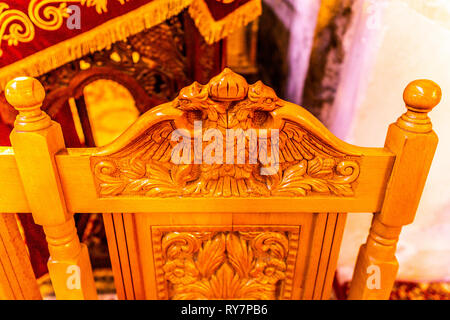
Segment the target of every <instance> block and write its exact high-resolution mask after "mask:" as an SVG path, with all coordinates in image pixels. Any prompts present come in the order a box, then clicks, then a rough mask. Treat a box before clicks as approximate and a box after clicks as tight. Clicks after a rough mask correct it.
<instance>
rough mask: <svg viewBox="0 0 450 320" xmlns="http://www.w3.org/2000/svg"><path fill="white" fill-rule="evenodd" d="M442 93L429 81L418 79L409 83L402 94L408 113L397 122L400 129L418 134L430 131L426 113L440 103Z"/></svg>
mask: <svg viewBox="0 0 450 320" xmlns="http://www.w3.org/2000/svg"><path fill="white" fill-rule="evenodd" d="M441 96H442V91H441V88H440V87H439V85H437V84H436V83H435V82H433V81H431V80H426V79H420V80H414V81H412V82H410V83H409V84H408V85H407V86H406V88H405V91H404V92H403V100H404V101H405V104H406V108H407V109H408V111H407V112H406V113H405V114H403V115H402V116H401V117H400V118H399V119H398V121H397V125H398V126H400V127H401V128H403V129H405V130H408V131H412V132H418V133H426V132H430V131H431V130H432V124H431V121H430V118H428V112H430V111H431V110H433V108H434V107H435V106H436V105H437V104H438V103H439V102H440V101H441Z"/></svg>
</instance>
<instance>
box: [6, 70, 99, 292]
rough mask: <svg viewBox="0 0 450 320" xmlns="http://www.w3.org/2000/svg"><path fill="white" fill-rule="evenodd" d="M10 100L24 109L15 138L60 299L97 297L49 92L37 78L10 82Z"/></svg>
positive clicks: (7, 87)
mask: <svg viewBox="0 0 450 320" xmlns="http://www.w3.org/2000/svg"><path fill="white" fill-rule="evenodd" d="M5 96H6V99H7V101H8V102H9V103H10V104H11V105H12V106H13V107H14V108H15V109H16V110H17V111H19V115H18V116H17V118H16V121H15V123H14V130H13V131H12V133H11V136H10V138H11V143H12V146H13V148H14V154H15V158H16V162H17V166H18V169H19V173H20V176H21V179H22V183H23V187H24V190H25V193H26V195H27V199H28V203H29V206H30V208H31V211H32V214H33V218H34V220H35V222H36V223H37V224H40V225H42V226H43V227H44V232H45V234H46V238H47V242H48V248H49V251H50V259H49V262H48V268H49V273H50V278H51V280H52V284H53V288H54V290H55V294H56V297H57V298H58V299H96V298H97V293H96V290H95V284H94V278H93V275H92V269H91V264H90V261H89V254H88V251H87V248H86V246H85V245H84V244H81V243H80V241H79V239H78V236H77V233H76V228H75V222H74V219H73V214H72V213H70V212H68V211H67V209H66V204H65V199H64V194H63V191H62V188H61V183H60V180H59V175H58V169H57V166H56V163H55V157H54V156H55V154H56V153H57V152H59V151H60V150H63V149H64V148H65V145H64V139H63V134H62V131H61V127H60V125H59V124H58V123H56V122H54V121H52V120H51V119H50V117H49V116H48V115H47V114H46V113H45V112H43V111H41V109H40V107H41V105H42V102H43V100H44V97H45V90H44V88H43V86H42V85H41V84H40V83H39V81H37V80H36V79H33V78H28V77H22V78H16V79H14V80H12V81H10V82H9V83H8V84H7V86H6V89H5Z"/></svg>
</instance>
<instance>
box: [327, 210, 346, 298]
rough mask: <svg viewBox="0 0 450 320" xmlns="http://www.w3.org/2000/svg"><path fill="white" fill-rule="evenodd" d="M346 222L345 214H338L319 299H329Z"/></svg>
mask: <svg viewBox="0 0 450 320" xmlns="http://www.w3.org/2000/svg"><path fill="white" fill-rule="evenodd" d="M346 220H347V213H338V217H337V221H336V225H335V230H334V235H333V243H332V245H331V251H330V258H329V260H328V267H327V271H326V276H325V279H324V284H323V289H322V296H321V299H329V298H330V295H331V288H332V286H333V279H334V275H335V272H336V267H337V262H338V258H339V251H340V248H341V242H342V236H343V234H344V227H345V221H346Z"/></svg>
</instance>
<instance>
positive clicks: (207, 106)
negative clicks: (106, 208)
mask: <svg viewBox="0 0 450 320" xmlns="http://www.w3.org/2000/svg"><path fill="white" fill-rule="evenodd" d="M301 113H306V112H305V111H304V110H303V109H301V108H300V107H298V106H295V105H293V104H290V103H287V102H285V101H282V100H281V99H279V98H278V97H277V96H276V95H275V93H274V91H273V90H272V89H271V88H269V87H267V86H265V85H264V84H263V83H261V82H256V83H255V84H253V85H248V84H247V82H246V81H245V79H244V78H243V77H241V76H239V75H237V74H235V73H233V72H232V71H231V70H229V69H225V70H224V71H223V72H222V73H221V74H220V75H218V76H216V77H214V78H213V79H212V80H211V81H210V82H209V83H208V84H207V85H200V84H198V83H196V82H195V83H194V84H192V85H191V86H189V87H186V88H184V89H182V90H181V92H180V94H179V96H178V98H177V99H175V100H174V101H172V102H171V103H168V104H165V105H163V106H161V107H159V109H158V110H157V111H155V112H154V113H153V114H151V113H147V114H146V115H144V116H143V117H142V118H141V119H140V121H138V122H139V123H140V124H139V125H136V127H139V129H137V130H133V128H131V129H130V131H129V132H127V133H125V135H124V137H127V138H122V139H119V140H118V141H116V142H114V143H112V144H111V145H109V146H106V147H104V148H101V149H99V151H98V152H97V153H96V154H94V156H93V157H92V158H91V164H92V168H93V172H94V176H95V182H96V185H97V189H98V192H99V195H100V196H101V197H111V196H121V195H135V196H147V197H155V196H156V197H172V196H192V197H195V196H197V197H198V196H200V197H247V196H308V195H311V194H329V195H335V196H352V195H353V194H354V182H355V181H356V180H357V178H358V176H359V163H358V159H359V156H358V155H357V154H354V152H353V151H352V150H350V151H349V150H345V148H346V146H345V145H344V144H342V143H341V145H339V141H338V140H337V139H336V138H333V137H330V136H331V135H329V136H328V137H327V138H325V136H324V134H323V133H322V131H321V130H323V131H325V130H326V129H322V128H320V129H317V128H316V129H314V127H313V126H311V122H313V120H314V121H317V120H315V119H314V118H313V117H312V116H311V115H310V114H309V113H308V114H307V115H305V117H311V119H308V118H307V119H304V118H303V117H299V116H298V114H301ZM157 116H159V117H161V121H158V120H157V119H156V117H157ZM302 122H303V123H302ZM149 123H152V124H149ZM198 125H200V129H199V128H198V127H197V129H196V126H198ZM316 126H317V125H316ZM177 129H179V130H177ZM210 129H216V131H215V132H219V133H221V134H222V136H223V137H225V138H224V142H223V143H222V145H221V144H220V143H219V142H220V141H219V142H218V141H217V138H215V139H214V140H213V141H211V142H209V143H205V141H206V140H207V139H205V134H207V132H208V130H210ZM230 129H233V130H234V131H233V132H234V134H235V137H236V138H237V139H236V141H238V140H239V139H240V140H241V142H243V143H242V144H241V146H244V147H243V148H240V147H239V143H238V142H236V143H235V140H234V137H233V136H228V137H227V134H229V132H230ZM267 129H268V130H267ZM175 130H177V132H180V130H182V132H183V133H182V134H181V135H182V138H183V141H185V140H184V139H187V140H188V143H187V145H188V148H187V149H186V150H183V151H184V152H186V153H187V157H186V158H184V160H183V161H182V162H181V163H180V162H175V163H174V158H173V155H174V154H177V153H178V151H179V150H178V149H176V148H178V147H179V139H173V134H174V132H175ZM251 130H254V131H251ZM274 130H275V131H274ZM314 130H315V131H316V132H312V131H314ZM252 132H253V133H254V134H255V135H257V137H258V140H257V143H256V140H254V139H253V138H252ZM274 132H276V133H277V134H278V136H279V137H278V139H273V138H274V137H275V135H276V134H275V133H274ZM264 134H265V136H264ZM321 135H322V136H321ZM253 137H254V136H253ZM179 138H181V136H180V137H179ZM127 139H128V140H127ZM327 139H328V140H330V141H327ZM202 140H203V141H202ZM228 140H230V142H231V143H228V142H229V141H228ZM244 142H245V143H244ZM211 150H214V151H213V152H211V153H208V152H209V151H211ZM184 152H183V155H185V154H184ZM352 152H353V154H352ZM205 154H206V155H208V154H210V155H212V157H213V158H214V161H212V162H211V161H209V162H208V161H207V160H205ZM269 154H270V155H269ZM229 155H230V156H229ZM261 155H263V156H261ZM274 155H277V156H274ZM225 158H226V159H225ZM264 159H265V160H266V161H264ZM196 160H200V161H196ZM202 160H205V161H202ZM268 160H271V162H268ZM264 169H266V172H264ZM269 169H270V170H269Z"/></svg>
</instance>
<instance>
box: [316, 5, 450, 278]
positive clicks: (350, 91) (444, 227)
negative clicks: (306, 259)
mask: <svg viewBox="0 0 450 320" xmlns="http://www.w3.org/2000/svg"><path fill="white" fill-rule="evenodd" d="M353 9H354V17H353V21H352V25H351V27H350V29H349V31H348V32H347V33H346V35H345V38H344V39H343V42H344V46H345V50H346V55H345V60H344V62H343V66H342V74H341V80H340V83H339V86H338V88H337V93H336V98H335V101H334V104H333V106H332V107H331V108H330V109H329V110H324V113H323V119H324V121H325V123H326V124H327V125H328V126H329V127H330V129H331V131H332V132H333V133H335V134H336V135H337V136H338V137H340V138H341V139H344V140H346V141H348V142H351V143H355V144H358V145H363V146H378V147H380V146H383V144H384V139H385V136H386V132H387V127H388V125H389V124H390V123H392V122H394V121H395V120H396V119H397V118H398V117H399V116H400V115H401V114H402V113H403V112H404V111H405V108H404V104H403V101H402V92H403V89H404V87H405V86H406V85H407V84H408V82H409V81H411V80H414V79H420V78H429V79H432V80H434V81H435V82H437V83H438V84H439V85H440V86H441V88H442V91H443V98H442V101H441V103H440V105H438V106H437V107H436V109H435V110H434V111H433V112H431V114H430V117H431V119H432V121H433V126H434V130H435V131H436V132H437V134H438V136H439V140H440V141H439V145H438V148H437V151H436V155H435V158H434V161H433V164H432V167H431V170H430V173H429V177H428V181H427V184H426V187H425V190H424V193H423V196H422V201H421V202H420V206H419V209H418V212H417V216H416V220H415V222H414V223H413V224H412V225H410V226H407V227H405V228H404V229H403V233H402V235H401V237H400V242H399V246H398V253H397V258H398V260H399V262H400V270H399V274H398V278H399V279H403V280H430V281H431V280H450V170H449V166H450V98H449V97H450V1H448V0H391V1H384V0H376V1H368V0H357V1H356V3H355V5H354V8H353ZM370 219H371V215H370V214H352V215H350V217H349V219H348V222H347V227H346V231H345V233H344V239H343V245H342V250H341V254H340V257H339V275H340V278H341V280H344V281H345V280H349V279H350V278H351V274H352V270H353V266H354V263H355V258H356V255H357V251H358V248H359V246H360V244H361V243H363V242H364V241H365V238H366V236H367V231H368V227H369V225H370Z"/></svg>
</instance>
